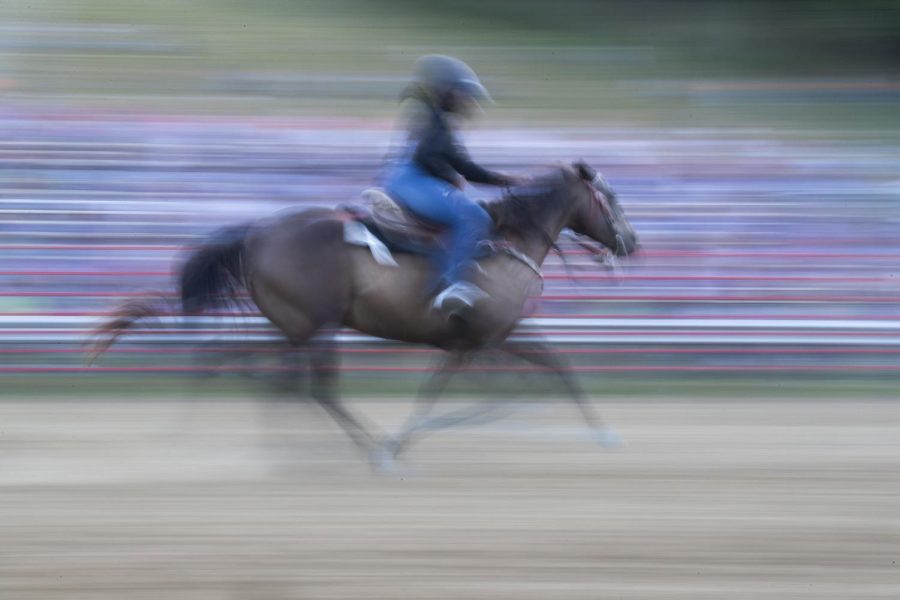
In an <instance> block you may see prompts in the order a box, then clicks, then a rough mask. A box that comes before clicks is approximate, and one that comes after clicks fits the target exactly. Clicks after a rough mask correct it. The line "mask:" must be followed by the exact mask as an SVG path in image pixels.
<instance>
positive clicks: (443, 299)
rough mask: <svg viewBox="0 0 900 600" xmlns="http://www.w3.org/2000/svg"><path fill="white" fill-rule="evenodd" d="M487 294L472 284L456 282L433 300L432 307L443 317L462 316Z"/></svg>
mask: <svg viewBox="0 0 900 600" xmlns="http://www.w3.org/2000/svg"><path fill="white" fill-rule="evenodd" d="M487 297H488V294H487V292H485V291H484V290H482V289H481V288H480V287H478V286H477V285H475V284H474V283H469V282H468V281H457V282H456V283H454V284H452V285H450V286H449V287H447V288H445V289H444V290H443V291H442V292H441V293H439V294H438V295H437V296H435V298H434V302H433V303H432V306H433V307H434V308H436V309H437V310H439V311H441V313H443V314H444V315H445V316H447V317H450V316H453V315H463V314H465V313H466V312H468V311H469V310H471V309H472V308H474V307H475V304H476V303H478V301H479V300H483V299H484V298H487Z"/></svg>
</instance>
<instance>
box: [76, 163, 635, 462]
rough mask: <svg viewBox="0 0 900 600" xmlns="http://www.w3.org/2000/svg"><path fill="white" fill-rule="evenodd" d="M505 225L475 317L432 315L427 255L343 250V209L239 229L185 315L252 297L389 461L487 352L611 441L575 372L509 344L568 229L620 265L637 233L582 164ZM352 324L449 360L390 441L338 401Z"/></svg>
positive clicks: (498, 207)
mask: <svg viewBox="0 0 900 600" xmlns="http://www.w3.org/2000/svg"><path fill="white" fill-rule="evenodd" d="M484 206H485V208H486V210H487V211H488V213H489V214H490V216H491V217H492V219H493V221H494V224H495V235H496V239H497V240H499V243H498V244H495V245H496V246H497V250H496V251H495V252H493V253H489V254H488V255H487V256H485V257H483V258H482V259H480V260H479V262H478V265H477V267H478V268H477V269H476V270H475V276H474V280H473V282H474V283H475V284H476V285H478V286H479V287H480V288H481V289H483V290H484V291H485V292H487V297H486V298H484V299H482V300H480V301H479V302H478V304H476V306H475V308H474V309H473V310H472V311H471V312H470V313H469V314H467V315H466V316H465V319H459V318H449V319H448V318H446V317H445V316H444V315H441V314H440V313H439V312H438V311H436V310H434V309H433V308H432V307H431V302H430V299H429V298H428V295H427V293H426V292H425V290H428V289H429V288H430V287H431V286H432V285H433V277H434V273H433V267H432V265H431V264H430V262H429V260H428V257H427V256H424V255H422V254H416V253H403V252H398V253H394V255H393V259H394V260H393V261H391V262H392V264H381V263H382V262H384V261H378V260H376V257H375V256H374V255H373V252H371V251H370V250H369V249H366V248H362V247H359V246H356V245H351V244H349V243H347V241H346V240H345V227H346V225H347V223H348V221H349V220H351V219H352V216H351V215H350V213H348V211H346V210H343V209H341V208H335V209H325V208H310V209H305V210H300V211H296V212H291V213H288V214H279V215H275V216H273V217H269V218H266V219H263V220H261V221H257V222H252V223H245V224H241V225H237V226H232V227H229V228H226V229H225V230H221V231H219V232H217V233H214V234H212V235H211V236H210V237H209V238H208V239H207V240H206V241H205V242H204V243H203V244H201V245H200V246H199V247H198V248H197V249H195V250H194V251H193V254H191V255H190V256H189V257H188V258H187V259H186V261H184V263H183V265H182V266H181V269H180V288H181V289H180V291H181V304H182V310H183V312H184V313H185V314H197V313H200V312H202V311H203V310H206V309H210V308H214V307H216V306H219V305H220V304H222V303H223V302H226V301H228V300H229V299H230V300H232V301H235V300H236V299H237V298H239V297H240V296H241V294H242V293H243V292H244V291H245V290H246V292H248V293H249V296H250V298H251V299H252V301H253V303H255V304H256V306H257V308H258V309H259V311H260V312H261V313H262V314H263V315H264V316H265V317H267V318H268V319H269V320H270V321H271V322H272V323H273V324H274V325H275V326H276V327H277V328H278V329H279V330H280V331H281V333H283V335H284V336H285V338H286V339H287V340H288V342H289V343H290V344H291V345H292V346H294V347H298V348H299V347H306V348H308V349H310V350H311V352H310V366H311V374H312V381H311V386H310V387H311V395H312V397H313V398H314V399H315V401H316V402H317V403H318V404H320V405H321V406H322V407H323V408H324V409H325V410H326V411H327V412H328V413H329V415H330V416H331V417H332V418H333V419H334V420H335V421H336V422H337V423H338V425H340V427H341V428H342V429H343V430H344V431H345V433H346V434H347V435H348V436H349V437H350V439H351V440H352V441H353V442H354V443H355V444H356V445H357V446H358V447H359V448H360V449H361V450H363V451H364V452H368V453H369V456H370V457H371V456H373V455H375V454H377V455H379V456H380V457H381V459H379V460H389V459H391V458H392V457H395V456H396V455H397V454H399V452H400V451H401V450H403V449H404V448H405V447H406V446H407V445H408V444H409V442H410V440H411V439H412V437H413V435H415V434H416V433H417V432H419V431H422V430H423V429H425V427H423V426H422V423H423V422H424V420H425V418H426V417H427V415H428V414H429V412H430V410H431V407H432V405H433V403H434V399H435V398H436V397H437V394H438V393H439V392H440V390H441V389H443V387H444V385H446V383H447V380H448V379H449V377H450V376H451V375H452V373H453V372H455V371H456V370H457V369H458V368H459V367H461V366H462V365H464V364H465V363H466V362H467V357H469V356H471V355H472V353H473V352H477V351H479V350H482V349H490V348H500V349H503V350H507V351H509V352H511V353H513V354H515V355H517V356H520V357H521V358H523V359H525V360H526V361H529V362H531V363H533V364H535V365H539V366H541V367H544V368H547V369H550V370H552V371H553V372H555V373H556V374H557V375H559V376H560V377H561V379H562V381H563V383H564V384H565V387H566V388H567V390H568V392H569V396H570V397H571V399H572V400H573V401H574V402H575V403H576V405H577V406H578V408H579V409H580V412H581V414H582V416H583V418H584V420H585V422H586V423H587V425H588V426H589V427H590V428H591V430H592V431H594V432H595V434H596V435H597V436H598V439H600V440H607V441H609V436H610V435H611V432H610V431H609V430H608V429H607V428H606V427H605V425H604V424H603V422H602V421H601V420H600V418H599V417H598V416H597V415H596V414H595V412H594V410H593V407H592V406H591V405H590V404H589V403H588V402H587V401H586V399H585V396H584V394H583V393H582V392H581V390H580V389H579V387H578V385H577V383H576V382H575V381H574V378H573V377H572V375H571V373H570V372H569V370H568V369H567V367H566V366H565V365H564V364H563V363H562V361H561V360H560V359H559V358H558V357H557V355H556V354H555V353H554V352H553V351H552V350H551V349H550V347H549V346H547V345H546V344H543V343H541V342H539V341H535V342H533V343H530V344H525V345H521V344H516V345H512V344H509V343H508V342H507V338H508V337H509V335H510V333H511V332H512V331H513V330H514V328H515V327H516V325H517V324H518V322H519V321H520V320H521V318H522V317H523V316H524V315H523V312H524V310H523V309H524V308H525V305H526V301H527V300H528V298H529V297H530V295H531V293H532V291H533V290H534V289H535V287H536V286H538V285H542V279H541V273H540V265H541V264H542V263H543V261H544V259H545V258H546V256H547V255H548V253H549V252H550V251H551V250H552V249H554V248H555V247H556V240H557V238H558V237H559V236H560V233H561V232H562V231H563V230H564V229H570V230H572V231H574V232H575V233H576V234H580V235H581V236H582V237H583V238H589V239H590V240H593V241H594V242H597V243H599V244H602V245H603V246H604V247H605V248H607V249H608V251H610V252H612V253H614V254H615V255H617V256H625V255H628V254H631V253H632V252H634V251H635V250H636V249H637V247H638V239H637V235H636V234H635V232H634V229H633V228H632V227H631V225H630V223H629V222H628V220H627V218H626V216H625V213H624V211H623V209H622V207H621V206H620V204H619V202H618V200H617V199H616V196H615V194H614V193H613V192H612V190H611V189H610V188H609V186H608V185H607V184H606V182H605V180H604V179H603V178H602V176H599V175H598V174H597V173H596V171H594V170H593V169H592V168H591V167H589V166H588V165H586V164H584V163H581V162H579V163H575V164H574V165H572V166H563V167H559V168H557V169H554V170H553V171H552V172H550V173H548V174H545V175H543V176H539V177H535V178H534V179H532V180H531V181H529V182H527V183H526V184H524V185H521V186H517V187H515V188H510V189H508V190H506V193H505V194H504V195H503V196H502V197H501V198H499V199H497V200H494V201H491V202H487V203H485V205H484ZM152 313H153V309H152V308H150V307H148V306H146V305H143V304H141V303H140V302H131V303H130V304H127V305H123V306H122V307H121V308H120V309H119V310H118V311H116V312H115V313H114V315H113V318H112V319H110V320H109V321H108V322H106V323H104V324H103V325H101V326H100V327H99V328H98V329H97V330H96V331H95V333H96V334H97V341H96V343H95V345H94V348H93V356H94V357H96V356H97V355H99V354H101V353H102V352H103V351H105V350H106V348H108V347H109V346H110V345H111V344H112V343H113V342H114V341H115V339H116V338H117V337H119V336H120V335H122V334H123V333H124V332H125V331H126V330H127V329H128V328H129V327H130V326H131V325H132V324H133V323H134V322H135V321H136V320H138V319H140V318H142V317H146V316H149V315H150V314H152ZM334 326H343V327H348V328H351V329H355V330H357V331H360V332H362V333H365V334H369V335H372V336H375V337H380V338H387V339H392V340H397V341H401V342H407V343H413V344H425V345H430V346H434V347H437V348H440V349H443V350H446V351H448V354H447V359H446V360H445V362H444V364H443V365H442V366H441V367H440V368H438V369H437V370H436V371H435V373H434V374H433V375H432V377H431V378H430V379H429V380H428V382H426V384H425V385H424V387H423V390H422V393H421V394H420V395H419V398H418V401H417V404H416V406H415V408H414V410H413V413H412V414H411V415H410V417H409V418H408V419H407V421H406V424H405V425H404V426H403V428H402V429H401V432H400V433H399V434H398V435H396V436H394V437H392V438H388V440H387V441H386V442H384V443H382V442H381V441H380V440H377V439H376V438H375V437H374V436H373V435H372V434H371V433H370V431H369V428H368V427H367V426H366V425H364V424H363V422H362V421H361V420H360V419H359V418H358V417H357V416H356V415H354V414H352V413H351V412H349V411H348V410H347V408H346V407H345V406H344V405H343V403H342V402H341V401H340V399H339V398H338V396H337V394H336V391H335V390H336V385H335V384H336V377H337V369H336V357H337V355H336V351H337V349H336V346H335V343H334V339H333V336H330V335H327V334H326V333H325V332H324V331H323V330H325V328H326V327H329V328H331V327H334Z"/></svg>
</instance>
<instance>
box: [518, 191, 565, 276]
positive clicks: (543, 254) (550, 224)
mask: <svg viewBox="0 0 900 600" xmlns="http://www.w3.org/2000/svg"><path fill="white" fill-rule="evenodd" d="M554 193H556V194H558V193H561V192H558V191H554ZM530 201H531V202H552V201H553V200H551V199H547V198H533V199H530ZM554 204H555V205H556V206H558V207H559V209H558V210H557V211H555V212H554V213H553V214H552V216H551V218H549V219H547V220H546V222H544V223H534V224H533V225H534V227H533V228H531V229H528V230H526V231H521V232H515V233H510V234H509V235H508V236H507V238H508V240H509V241H510V242H511V243H512V245H513V246H515V247H516V249H517V250H519V251H520V252H522V253H523V254H525V255H526V256H528V258H530V259H531V260H533V261H534V262H535V263H537V264H538V265H541V264H543V262H544V259H545V258H547V254H549V253H550V250H551V248H553V244H555V243H556V239H557V238H558V237H559V234H560V233H561V232H562V230H563V228H564V227H565V222H566V218H567V216H568V212H569V208H570V207H569V206H568V204H567V203H566V202H562V201H560V202H554Z"/></svg>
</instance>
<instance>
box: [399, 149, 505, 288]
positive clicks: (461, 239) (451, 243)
mask: <svg viewBox="0 0 900 600" xmlns="http://www.w3.org/2000/svg"><path fill="white" fill-rule="evenodd" d="M387 188H388V193H390V194H391V195H392V196H394V197H395V199H397V200H398V201H399V202H401V203H402V204H403V205H404V206H406V208H408V209H409V210H411V211H412V212H414V213H415V214H417V215H419V216H420V217H422V218H424V219H427V220H429V221H432V222H435V223H438V224H441V225H444V226H445V227H447V228H448V230H449V232H448V237H447V241H448V248H447V249H446V250H445V254H444V255H443V256H441V257H439V261H440V263H441V264H442V266H443V268H442V269H441V277H442V280H443V282H442V283H443V286H450V288H451V289H449V290H447V292H449V294H450V295H451V296H454V297H457V298H459V299H462V303H463V304H467V305H469V306H471V305H472V303H473V302H474V301H475V300H477V299H478V297H479V296H480V294H483V292H481V290H479V289H478V288H476V287H475V286H474V285H472V284H471V283H467V282H466V279H467V278H468V277H470V276H471V273H469V272H468V271H470V270H471V265H472V263H473V261H474V259H475V257H476V254H477V248H478V243H479V242H480V241H481V240H484V239H487V238H488V237H489V235H490V230H491V226H492V221H491V217H490V215H488V213H487V211H485V210H484V208H482V207H481V206H480V205H478V204H476V203H475V202H473V201H472V200H470V199H469V198H468V197H467V196H466V195H465V194H464V193H463V192H462V191H461V190H459V189H458V188H456V187H454V186H452V185H451V184H449V183H447V182H446V181H444V180H442V179H437V178H435V177H432V176H431V175H429V174H427V173H425V171H423V170H422V169H420V168H418V167H417V166H415V165H404V166H401V167H399V168H398V169H397V170H396V171H395V173H394V175H393V176H392V177H391V178H390V179H389V181H388V186H387ZM443 286H442V287H443ZM439 298H440V300H439V302H438V304H441V303H442V302H443V299H442V298H441V297H440V296H439Z"/></svg>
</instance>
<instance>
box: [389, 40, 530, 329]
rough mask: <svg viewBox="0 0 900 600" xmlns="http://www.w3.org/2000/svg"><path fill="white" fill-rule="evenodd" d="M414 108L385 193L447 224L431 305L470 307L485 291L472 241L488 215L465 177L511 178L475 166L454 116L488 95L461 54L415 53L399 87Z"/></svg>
mask: <svg viewBox="0 0 900 600" xmlns="http://www.w3.org/2000/svg"><path fill="white" fill-rule="evenodd" d="M402 99H403V100H407V101H409V102H410V103H411V104H412V106H411V107H410V110H411V115H410V118H409V119H408V124H407V139H406V144H405V147H404V151H403V153H402V155H401V156H400V157H399V159H398V160H397V161H396V162H395V164H394V165H393V166H392V167H391V169H390V171H389V173H388V176H387V181H386V189H387V192H388V194H390V195H391V197H393V198H394V200H396V201H397V202H398V203H400V204H401V205H403V206H404V207H405V208H406V209H408V210H409V211H411V212H412V213H414V214H416V215H418V216H420V217H422V218H423V219H425V220H428V221H432V222H435V223H438V224H440V225H443V226H445V227H446V228H447V235H446V236H445V237H446V241H445V243H446V248H443V249H441V250H440V252H441V255H440V256H438V257H436V258H437V259H438V262H439V269H440V277H441V280H440V286H439V288H438V293H437V294H436V296H435V298H434V301H433V305H434V307H435V308H437V309H438V310H441V311H442V312H443V313H445V314H453V313H458V312H461V311H464V310H466V309H468V308H471V307H473V306H474V305H475V303H476V302H477V301H478V300H479V299H481V298H484V297H485V296H486V294H485V292H484V291H483V290H481V289H480V288H479V287H478V286H476V285H475V284H474V283H472V282H471V280H470V279H471V277H472V274H473V271H474V270H475V263H474V260H475V258H476V254H477V245H478V243H479V242H480V241H482V240H484V239H487V238H488V236H489V235H490V230H491V226H492V222H491V218H490V216H489V215H488V214H487V212H486V211H485V210H484V209H483V208H482V207H481V206H479V205H478V204H477V203H475V202H474V201H472V200H471V199H470V198H468V197H467V196H466V194H465V192H464V191H463V186H464V184H465V182H466V181H467V180H468V181H471V182H473V183H483V184H488V185H495V186H507V185H511V184H513V183H515V182H516V181H517V180H516V178H513V177H510V176H507V175H503V174H500V173H496V172H494V171H490V170H488V169H485V168H484V167H481V166H479V165H478V164H476V163H475V162H473V161H472V159H471V158H470V157H469V154H468V152H467V151H466V149H465V148H464V147H463V145H462V144H461V143H460V142H459V140H458V139H457V136H456V133H455V129H456V127H457V125H458V121H459V120H461V119H465V118H470V117H471V116H472V114H473V113H474V112H475V111H477V110H478V108H479V103H480V102H491V97H490V95H489V94H488V92H487V90H486V89H485V88H484V86H483V85H482V84H481V82H480V81H479V79H478V76H477V75H476V74H475V72H474V71H473V70H472V69H471V68H470V67H469V66H468V65H467V64H466V63H464V62H462V61H461V60H458V59H455V58H452V57H449V56H440V55H428V56H423V57H421V58H419V59H418V60H417V61H416V62H415V65H414V67H413V81H412V83H411V84H410V85H409V87H408V88H407V89H406V91H405V92H404V93H403V96H402Z"/></svg>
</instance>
